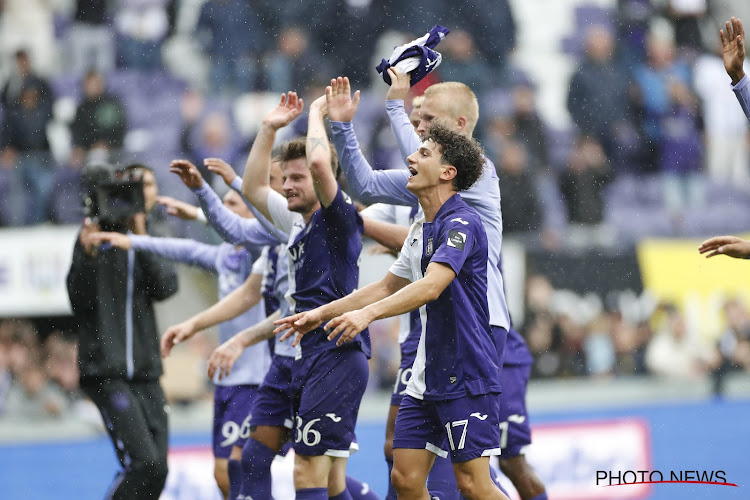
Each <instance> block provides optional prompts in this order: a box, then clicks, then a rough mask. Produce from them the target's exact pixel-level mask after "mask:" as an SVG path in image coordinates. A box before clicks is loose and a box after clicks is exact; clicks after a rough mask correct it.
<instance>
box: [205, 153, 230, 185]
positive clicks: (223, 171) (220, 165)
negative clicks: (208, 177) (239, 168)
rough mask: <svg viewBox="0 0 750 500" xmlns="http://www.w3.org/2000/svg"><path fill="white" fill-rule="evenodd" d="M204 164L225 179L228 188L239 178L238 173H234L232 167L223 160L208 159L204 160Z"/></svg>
mask: <svg viewBox="0 0 750 500" xmlns="http://www.w3.org/2000/svg"><path fill="white" fill-rule="evenodd" d="M203 164H204V165H205V166H206V168H207V169H208V170H210V171H211V172H213V173H215V174H217V175H218V176H219V177H221V178H222V179H224V183H225V184H226V185H227V186H228V185H230V184H231V183H232V181H233V180H234V179H235V178H236V177H237V172H235V171H234V169H233V168H232V166H231V165H230V164H229V163H227V162H225V161H224V160H222V159H221V158H206V159H205V160H203Z"/></svg>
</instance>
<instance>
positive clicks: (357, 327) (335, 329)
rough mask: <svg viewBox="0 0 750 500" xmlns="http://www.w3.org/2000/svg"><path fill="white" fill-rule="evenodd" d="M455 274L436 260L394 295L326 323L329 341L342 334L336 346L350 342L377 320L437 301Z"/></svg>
mask: <svg viewBox="0 0 750 500" xmlns="http://www.w3.org/2000/svg"><path fill="white" fill-rule="evenodd" d="M455 277H456V273H455V272H454V271H453V269H452V268H451V267H449V266H447V265H445V264H442V263H439V262H433V263H431V264H430V265H428V266H427V272H426V273H425V275H424V278H422V279H420V280H417V281H414V282H413V283H410V284H409V285H407V286H405V287H404V288H402V289H401V290H399V291H398V292H396V293H394V294H393V295H390V296H388V297H385V298H383V299H381V300H378V301H377V302H374V303H372V304H370V305H368V306H367V307H365V308H363V309H359V310H356V311H351V312H348V313H346V314H343V315H341V316H339V317H337V318H333V319H332V320H331V321H329V322H328V324H326V326H325V328H326V330H331V329H332V331H331V333H330V334H328V340H333V339H335V338H336V337H337V336H338V335H339V334H340V335H341V337H340V338H339V339H338V340H337V341H336V344H337V345H341V344H343V343H344V342H350V341H351V340H352V339H353V338H354V337H355V336H356V335H357V334H358V333H360V332H361V331H362V330H364V329H365V328H367V326H368V325H369V324H370V323H372V322H373V321H375V320H376V319H382V318H390V317H391V316H398V315H399V314H403V313H405V312H409V311H413V310H415V309H419V308H420V307H422V306H423V305H425V304H427V303H428V302H432V301H433V300H436V299H437V298H438V297H439V296H440V294H441V293H443V290H445V289H446V288H447V287H448V285H449V284H450V282H451V281H453V279H454V278H455Z"/></svg>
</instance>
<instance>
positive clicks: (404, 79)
mask: <svg viewBox="0 0 750 500" xmlns="http://www.w3.org/2000/svg"><path fill="white" fill-rule="evenodd" d="M388 74H389V75H390V77H391V88H389V89H388V95H387V96H386V101H385V111H386V113H388V120H389V121H390V122H391V131H393V136H394V137H395V138H396V143H398V149H399V150H400V151H401V157H402V158H404V165H403V166H404V167H406V158H407V157H408V156H409V155H410V154H412V153H413V152H415V151H417V150H418V149H419V146H420V145H421V143H422V141H421V140H420V139H419V136H418V135H417V133H416V132H415V131H414V126H413V125H412V124H411V120H409V115H408V114H406V110H405V109H404V99H405V98H406V96H407V95H408V94H409V89H410V88H411V84H410V82H411V75H410V74H408V73H407V74H404V73H403V72H402V71H401V70H400V69H398V68H388Z"/></svg>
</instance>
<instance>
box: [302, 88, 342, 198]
mask: <svg viewBox="0 0 750 500" xmlns="http://www.w3.org/2000/svg"><path fill="white" fill-rule="evenodd" d="M332 81H333V80H332ZM330 89H331V87H328V88H326V94H328V93H329V92H330ZM326 98H327V97H326V96H323V97H319V98H318V99H316V100H315V102H313V104H312V106H310V115H309V118H308V123H307V142H306V144H305V151H306V153H307V165H308V167H309V168H310V173H311V174H312V178H313V185H314V186H315V194H316V195H317V196H318V199H319V200H320V204H321V205H323V206H324V207H328V206H330V205H331V203H333V200H334V198H336V193H338V189H339V187H338V183H337V182H336V177H335V176H334V175H333V171H332V170H331V145H330V143H329V142H328V135H327V134H326V129H325V125H324V124H323V118H324V117H325V115H326V113H327V111H326V106H327V105H326Z"/></svg>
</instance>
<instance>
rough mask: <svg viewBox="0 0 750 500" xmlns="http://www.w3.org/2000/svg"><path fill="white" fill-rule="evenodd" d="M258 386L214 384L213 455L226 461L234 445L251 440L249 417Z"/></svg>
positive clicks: (243, 443)
mask: <svg viewBox="0 0 750 500" xmlns="http://www.w3.org/2000/svg"><path fill="white" fill-rule="evenodd" d="M257 393H258V386H257V385H228V386H224V385H217V386H216V388H215V390H214V432H213V445H214V456H215V457H217V458H229V454H230V453H231V452H232V447H233V446H240V447H242V446H244V445H245V441H247V438H248V437H250V414H251V412H252V409H253V404H254V403H255V398H256V395H257Z"/></svg>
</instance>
